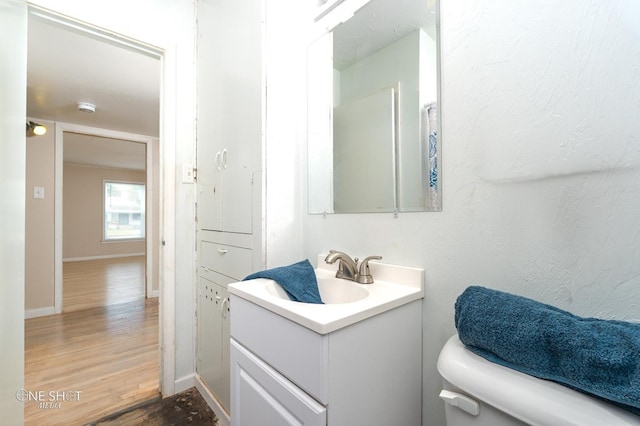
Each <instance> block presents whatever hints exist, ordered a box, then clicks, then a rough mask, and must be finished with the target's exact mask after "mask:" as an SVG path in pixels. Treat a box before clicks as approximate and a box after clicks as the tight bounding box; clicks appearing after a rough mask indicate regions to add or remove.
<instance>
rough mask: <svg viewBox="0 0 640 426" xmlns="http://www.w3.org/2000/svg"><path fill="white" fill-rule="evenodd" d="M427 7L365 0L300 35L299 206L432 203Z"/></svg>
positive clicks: (435, 196) (436, 144) (435, 179)
mask: <svg viewBox="0 0 640 426" xmlns="http://www.w3.org/2000/svg"><path fill="white" fill-rule="evenodd" d="M348 3H349V1H345V2H344V3H343V4H342V5H341V6H339V7H337V8H336V9H335V10H334V11H332V12H331V13H338V12H339V11H340V7H343V6H346V5H347V4H348ZM436 10H437V5H436V0H371V1H369V2H368V3H366V4H365V5H364V6H362V7H361V8H360V9H358V10H357V11H356V12H355V13H354V14H353V16H351V17H350V18H349V19H347V20H345V21H344V22H342V23H340V24H338V25H336V26H335V27H334V28H332V29H331V30H330V31H329V32H326V33H325V34H323V35H322V36H321V37H320V38H318V39H317V40H315V41H314V42H313V43H311V44H310V46H309V49H308V69H307V71H308V76H307V77H308V108H307V110H308V112H307V113H308V145H307V155H308V168H307V171H308V195H309V200H308V201H309V213H311V214H313V213H323V214H327V213H371V212H410V211H440V210H441V208H442V194H441V188H442V183H441V179H440V173H441V167H440V164H441V158H440V153H441V141H440V137H439V133H438V129H439V127H440V126H439V123H440V119H439V114H438V97H439V68H438V66H439V60H438V50H439V48H438V43H437V41H438V28H437V25H436V22H437V15H436Z"/></svg>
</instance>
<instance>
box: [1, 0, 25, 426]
mask: <svg viewBox="0 0 640 426" xmlns="http://www.w3.org/2000/svg"><path fill="white" fill-rule="evenodd" d="M26 91H27V4H26V2H25V1H24V0H0V117H1V119H0V193H1V194H2V202H1V203H0V218H1V219H0V236H1V238H0V348H2V350H1V351H0V364H1V365H3V366H7V367H6V368H3V371H2V374H1V375H0V413H2V423H3V424H11V425H18V424H22V423H23V418H24V414H23V410H24V408H23V404H22V402H20V401H19V399H21V397H22V396H21V395H20V394H18V391H19V390H20V389H22V387H23V386H24V321H22V319H23V318H24V231H25V227H24V214H25V209H24V203H25V189H24V188H25V158H26V154H25V152H26V151H25V125H26V111H27V92H26Z"/></svg>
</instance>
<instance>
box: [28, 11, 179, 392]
mask: <svg viewBox="0 0 640 426" xmlns="http://www.w3.org/2000/svg"><path fill="white" fill-rule="evenodd" d="M27 6H28V13H29V14H33V15H36V16H37V17H38V18H41V19H45V20H48V21H50V22H52V23H54V24H56V25H61V26H63V27H66V28H68V29H71V30H74V31H76V32H80V33H83V34H86V35H87V36H90V37H94V38H95V37H98V38H100V39H102V40H104V41H106V42H109V43H113V44H115V45H120V46H122V47H125V48H127V49H132V50H134V51H138V52H140V53H143V54H146V55H150V56H153V57H157V58H158V59H159V60H160V64H161V74H162V78H161V90H160V138H159V143H158V149H159V161H158V167H159V173H158V175H159V182H158V185H159V190H158V194H159V205H160V208H159V211H158V214H159V228H160V229H159V230H158V231H159V234H158V235H157V236H154V237H153V238H156V239H157V240H156V241H155V243H157V244H160V251H159V263H160V264H159V269H158V272H159V276H158V287H159V304H160V307H159V317H160V318H159V327H158V329H159V330H158V334H159V336H158V337H159V345H158V346H159V358H160V371H159V390H160V393H161V394H162V395H163V396H170V395H173V394H174V393H175V388H176V386H175V376H176V374H175V369H176V357H175V350H176V342H175V341H176V332H175V329H176V324H175V311H176V309H175V303H174V301H175V281H176V280H175V259H176V249H175V218H176V212H175V208H174V206H175V199H176V187H175V170H174V167H171V164H174V163H175V156H176V146H177V137H178V134H177V132H176V125H177V121H178V119H177V112H178V111H177V93H176V90H175V87H176V85H177V74H176V72H175V70H176V68H177V63H178V56H177V45H176V44H172V45H170V46H168V47H166V48H165V49H162V48H158V47H156V46H151V45H149V44H147V43H144V42H142V41H138V40H134V39H131V38H129V37H125V36H121V35H119V34H117V33H115V32H113V31H109V30H107V29H102V28H98V27H95V26H93V25H89V24H86V23H84V22H82V21H79V20H76V19H73V18H72V17H68V16H66V15H61V14H58V13H56V12H55V11H51V10H48V9H45V8H42V7H40V6H37V5H34V4H32V3H29V2H27ZM58 124H59V126H57V127H60V129H61V130H60V131H61V132H62V131H67V130H70V129H72V128H76V129H77V128H78V127H82V128H83V129H85V130H86V128H84V126H76V127H74V125H68V124H65V123H58ZM63 129H64V130H63ZM89 129H91V128H89ZM56 131H58V130H57V129H56ZM60 139H62V138H60ZM56 143H57V142H56ZM60 143H61V142H60ZM55 155H56V159H55V161H56V164H58V162H60V163H59V164H60V165H61V164H62V151H61V150H59V149H56V154H55ZM165 165H166V166H165ZM55 173H56V175H55V179H56V183H55V186H56V192H57V191H58V190H60V189H61V186H62V181H61V176H62V172H61V169H60V167H56V171H55ZM58 173H60V174H59V175H58ZM58 180H60V181H59V182H58ZM60 197H61V193H60ZM56 200H57V201H54V216H55V217H54V222H55V224H54V239H55V240H54V268H55V270H54V275H55V276H54V288H57V287H55V280H58V281H59V282H61V281H62V275H61V274H62V268H61V266H62V238H61V237H62V222H61V221H62V210H61V209H62V198H60V199H59V200H58V199H57V197H56ZM147 237H148V238H147V250H148V248H149V244H154V239H153V238H151V237H150V236H147ZM57 291H58V290H56V292H55V298H61V297H62V288H61V287H60V290H59V294H58V293H57ZM164 301H167V303H165V302H164ZM58 307H60V309H61V307H62V305H61V299H60V300H55V302H54V310H57V309H58Z"/></svg>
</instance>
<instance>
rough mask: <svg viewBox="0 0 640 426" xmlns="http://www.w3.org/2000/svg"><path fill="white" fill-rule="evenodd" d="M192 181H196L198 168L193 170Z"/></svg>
mask: <svg viewBox="0 0 640 426" xmlns="http://www.w3.org/2000/svg"><path fill="white" fill-rule="evenodd" d="M193 181H194V182H197V181H198V168H197V167H194V168H193Z"/></svg>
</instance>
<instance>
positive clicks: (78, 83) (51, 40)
mask: <svg viewBox="0 0 640 426" xmlns="http://www.w3.org/2000/svg"><path fill="white" fill-rule="evenodd" d="M78 102H88V103H91V104H93V105H95V107H96V110H95V113H86V112H81V111H79V110H78ZM159 106H160V60H159V58H157V57H153V56H151V55H149V54H144V53H140V52H139V51H134V50H133V49H131V48H125V47H122V46H118V45H115V43H109V42H107V41H105V40H103V39H99V38H98V37H95V36H90V35H87V34H86V33H81V32H80V31H78V30H74V29H70V28H68V27H64V26H62V25H61V24H56V23H54V22H51V21H47V20H44V19H42V18H39V17H37V16H34V15H30V17H29V33H28V46H27V116H28V117H30V118H31V119H36V120H38V119H39V120H50V121H57V122H64V123H72V124H77V125H83V126H89V127H96V128H102V129H108V130H117V131H122V132H127V133H134V134H138V135H146V136H153V137H158V135H159V129H160V123H159V115H160V113H159ZM82 141H85V142H82ZM67 142H69V143H67ZM141 145H143V144H140V143H134V142H123V141H119V142H118V141H116V140H114V139H108V138H96V137H87V136H82V137H80V136H79V135H74V136H70V137H69V138H67V135H66V134H65V144H64V161H65V162H74V163H80V164H90V165H96V166H105V167H122V168H134V169H144V167H145V160H144V148H143V149H142V150H141V149H140V146H141ZM141 153H142V154H141Z"/></svg>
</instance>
